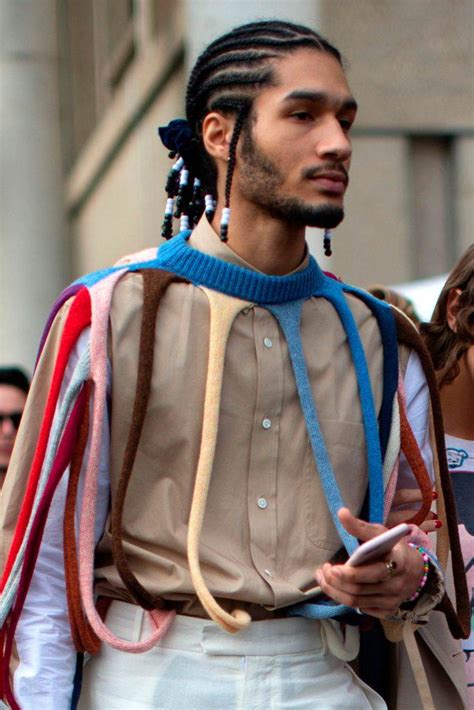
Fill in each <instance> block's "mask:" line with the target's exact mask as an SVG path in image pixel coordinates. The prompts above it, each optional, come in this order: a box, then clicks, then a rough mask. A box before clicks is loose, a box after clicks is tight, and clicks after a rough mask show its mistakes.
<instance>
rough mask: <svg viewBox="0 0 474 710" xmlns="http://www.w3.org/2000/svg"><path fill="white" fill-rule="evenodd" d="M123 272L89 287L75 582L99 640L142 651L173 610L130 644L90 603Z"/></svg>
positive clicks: (157, 616) (156, 617) (156, 616)
mask: <svg viewBox="0 0 474 710" xmlns="http://www.w3.org/2000/svg"><path fill="white" fill-rule="evenodd" d="M124 273H125V270H124V269H118V270H116V271H115V272H114V273H113V274H112V275H111V276H110V278H108V279H104V280H103V281H99V282H98V283H97V284H96V285H95V286H94V287H93V288H91V289H90V294H91V303H92V323H91V345H90V348H91V379H92V381H93V383H94V389H93V407H92V419H91V443H90V451H89V458H88V462H87V469H86V472H85V477H84V493H83V501H82V510H81V522H80V531H79V583H80V588H81V597H82V603H83V606H84V611H85V613H86V616H87V619H88V621H89V623H90V625H91V627H92V629H93V631H94V632H95V634H96V635H97V636H98V638H100V639H101V640H102V641H105V642H106V643H108V644H109V645H110V646H112V648H116V649H118V650H120V651H128V652H130V653H142V652H144V651H148V650H149V649H150V648H151V647H152V646H154V645H155V644H156V643H158V641H159V640H160V638H162V636H163V635H164V634H165V633H166V631H167V630H168V627H169V625H170V624H171V622H172V620H173V618H174V616H175V612H171V611H169V612H163V611H159V610H153V611H151V612H149V617H150V620H151V622H152V625H153V627H154V630H153V631H152V633H151V634H150V636H149V637H148V638H146V639H144V640H143V641H140V642H137V643H133V642H129V641H124V640H123V639H119V638H118V637H117V636H115V635H114V634H113V633H112V632H111V631H109V629H108V628H107V626H106V625H105V624H104V622H103V621H102V619H101V618H100V615H99V614H98V612H97V609H96V607H95V602H94V528H95V513H96V511H95V501H96V499H97V478H98V471H99V458H100V446H101V436H102V421H103V417H104V411H105V406H106V388H107V374H106V373H107V328H108V322H109V313H110V304H111V299H112V293H113V289H114V287H115V285H116V283H117V282H118V281H119V280H120V278H121V277H122V276H123V274H124Z"/></svg>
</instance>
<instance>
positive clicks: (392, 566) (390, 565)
mask: <svg viewBox="0 0 474 710" xmlns="http://www.w3.org/2000/svg"><path fill="white" fill-rule="evenodd" d="M385 567H386V568H387V576H386V577H385V578H384V579H383V581H384V582H385V581H387V580H389V579H392V577H394V576H395V570H396V569H397V563H396V562H395V561H394V560H389V561H388V562H385Z"/></svg>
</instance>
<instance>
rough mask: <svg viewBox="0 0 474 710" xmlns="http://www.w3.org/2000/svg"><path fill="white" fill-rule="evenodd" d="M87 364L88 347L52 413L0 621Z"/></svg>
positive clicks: (7, 608) (15, 587)
mask: <svg viewBox="0 0 474 710" xmlns="http://www.w3.org/2000/svg"><path fill="white" fill-rule="evenodd" d="M89 366H90V359H89V352H88V350H86V351H85V352H84V353H83V356H82V357H81V359H80V360H79V362H78V363H77V365H76V368H75V370H74V374H73V376H72V379H71V382H70V384H69V387H68V389H67V391H66V393H65V396H64V401H63V403H62V405H61V407H60V409H59V413H58V415H57V417H55V420H54V425H53V429H52V432H51V440H50V441H49V443H48V448H47V452H46V456H45V461H44V466H43V467H42V469H41V474H40V477H39V480H38V486H37V490H36V495H35V498H34V501H33V505H32V511H31V517H30V518H29V520H28V523H27V527H26V531H25V534H24V536H23V539H22V542H21V545H20V549H19V551H18V554H17V556H16V558H15V561H14V563H13V567H12V570H11V574H10V576H9V577H8V578H7V580H6V584H5V588H4V590H3V592H2V596H1V602H0V623H1V624H2V625H3V623H4V621H5V618H6V616H7V614H8V613H9V611H10V609H11V607H12V605H13V601H14V598H15V595H16V593H17V590H18V585H19V582H20V577H21V573H22V566H23V564H24V560H25V551H26V547H27V545H28V541H29V539H30V537H31V534H32V529H33V526H34V521H35V515H36V513H37V511H38V509H39V507H40V505H41V501H42V496H43V495H44V491H45V489H46V486H47V484H48V483H49V480H50V475H51V472H52V471H53V468H54V466H55V464H56V459H57V456H58V451H57V450H58V446H59V442H60V441H61V436H62V434H63V431H64V427H65V424H66V422H67V420H68V414H69V412H70V410H71V407H72V406H73V404H74V402H75V400H76V398H77V396H78V394H79V391H80V389H81V387H82V385H83V383H84V381H85V380H86V379H87V376H88V374H89ZM73 432H74V430H72V433H73ZM71 435H72V434H71ZM68 444H70V442H69V441H68ZM67 450H69V449H67ZM61 453H62V452H61V451H60V452H59V454H61ZM69 461H70V459H69ZM69 461H66V462H65V464H64V467H63V469H62V471H61V474H62V472H63V471H64V468H65V467H66V466H67V465H68V463H69Z"/></svg>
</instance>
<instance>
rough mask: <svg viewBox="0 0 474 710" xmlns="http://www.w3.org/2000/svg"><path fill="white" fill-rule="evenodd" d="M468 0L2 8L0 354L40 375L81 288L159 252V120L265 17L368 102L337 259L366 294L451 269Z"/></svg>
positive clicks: (163, 161)
mask: <svg viewBox="0 0 474 710" xmlns="http://www.w3.org/2000/svg"><path fill="white" fill-rule="evenodd" d="M473 14H474V5H473V3H472V1H471V0H451V2H449V3H446V2H445V0H396V1H395V2H394V1H393V0H293V1H292V2H291V3H288V2H281V0H220V2H218V3H217V2H215V1H214V0H173V2H170V1H169V0H0V23H1V24H0V32H1V41H0V60H1V64H2V72H1V74H0V115H1V127H2V131H1V141H0V176H1V181H2V190H1V192H0V270H1V271H0V274H1V278H0V332H1V337H0V362H7V361H9V362H12V361H17V362H22V363H24V364H25V365H27V366H31V363H32V359H33V353H34V348H35V344H36V342H37V340H38V337H39V331H40V328H41V324H42V322H43V321H44V319H45V316H46V314H47V311H48V308H49V305H50V303H51V301H52V300H53V299H54V297H55V295H56V293H57V292H58V290H60V289H61V288H62V287H63V285H65V284H66V283H67V282H68V281H69V280H70V279H71V278H74V277H75V276H77V275H79V274H81V273H83V272H86V271H91V270H94V269H97V268H100V267H103V266H105V265H109V264H110V263H112V262H113V261H114V260H116V259H117V258H119V257H120V256H122V255H123V254H125V253H128V252H131V251H136V250H138V249H141V248H144V247H147V246H151V245H154V244H157V243H159V240H160V237H159V231H160V225H161V221H162V211H163V205H164V197H165V196H164V192H163V185H164V181H165V177H166V173H167V171H168V169H169V161H168V159H167V157H166V151H164V149H163V148H162V146H161V144H160V142H159V140H158V138H157V136H156V128H157V126H159V125H162V124H164V123H167V122H168V121H169V120H170V119H172V118H174V117H177V116H181V115H182V114H183V95H184V87H185V83H186V75H187V71H188V69H189V67H190V65H191V64H192V62H193V61H194V59H195V57H196V56H197V54H198V52H199V51H200V50H201V49H202V47H203V46H205V45H206V44H207V43H208V42H209V41H210V40H212V38H213V37H215V36H217V35H218V34H220V33H221V32H223V31H225V30H227V29H229V28H230V27H232V26H234V25H236V24H240V23H242V22H245V21H249V20H252V19H255V18H268V17H275V16H276V17H281V18H284V19H290V20H293V21H295V22H300V23H303V24H309V25H311V26H314V27H315V28H317V29H318V30H320V31H321V32H322V33H323V34H325V35H326V36H327V37H328V38H329V39H330V40H331V41H333V42H334V43H335V44H336V46H337V47H338V48H339V49H340V50H341V51H342V53H343V55H344V56H345V57H346V58H347V71H348V77H349V82H350V84H351V87H352V90H353V93H354V95H355V96H356V98H357V101H358V103H359V106H360V114H359V119H358V122H357V126H356V127H355V128H354V131H353V144H354V158H353V165H352V170H351V172H352V178H351V187H350V190H349V193H348V197H347V217H346V219H345V221H344V222H343V224H342V225H341V226H340V227H339V228H338V229H337V230H336V232H335V235H334V256H333V257H332V259H331V263H330V265H329V264H328V262H326V261H325V260H324V257H321V241H322V240H321V235H320V234H319V233H318V231H317V230H313V231H312V232H311V234H310V236H309V242H310V246H311V249H312V251H314V253H315V254H316V255H317V256H318V257H321V261H322V264H323V266H329V268H330V269H331V270H332V271H335V272H336V273H338V274H340V275H341V276H342V277H343V278H344V279H345V280H347V281H351V282H353V283H356V284H358V285H362V286H364V285H367V284H369V283H373V282H374V281H377V282H379V283H381V282H383V283H397V282H398V283H399V282H402V281H408V280H412V279H416V278H423V277H425V276H431V275H435V274H438V273H442V272H446V271H448V270H449V268H450V267H451V266H452V264H453V263H454V261H455V260H456V258H457V257H458V256H459V255H460V254H461V253H462V251H463V250H464V249H465V248H466V247H467V246H468V245H469V244H470V243H472V241H473V202H474V200H473V198H474V128H473V126H474V90H473V84H472V76H473V68H474V52H473V46H472V29H473V19H474V18H473Z"/></svg>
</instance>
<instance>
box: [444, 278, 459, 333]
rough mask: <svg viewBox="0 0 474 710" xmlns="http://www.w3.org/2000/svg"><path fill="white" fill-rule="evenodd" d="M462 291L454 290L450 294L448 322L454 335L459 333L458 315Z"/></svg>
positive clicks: (447, 307)
mask: <svg viewBox="0 0 474 710" xmlns="http://www.w3.org/2000/svg"><path fill="white" fill-rule="evenodd" d="M461 293H462V291H461V289H460V288H452V289H451V291H450V292H449V294H448V301H447V303H446V320H447V321H448V325H449V327H450V329H451V330H452V331H453V333H456V332H457V329H458V326H457V315H458V310H459V297H460V295H461Z"/></svg>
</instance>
